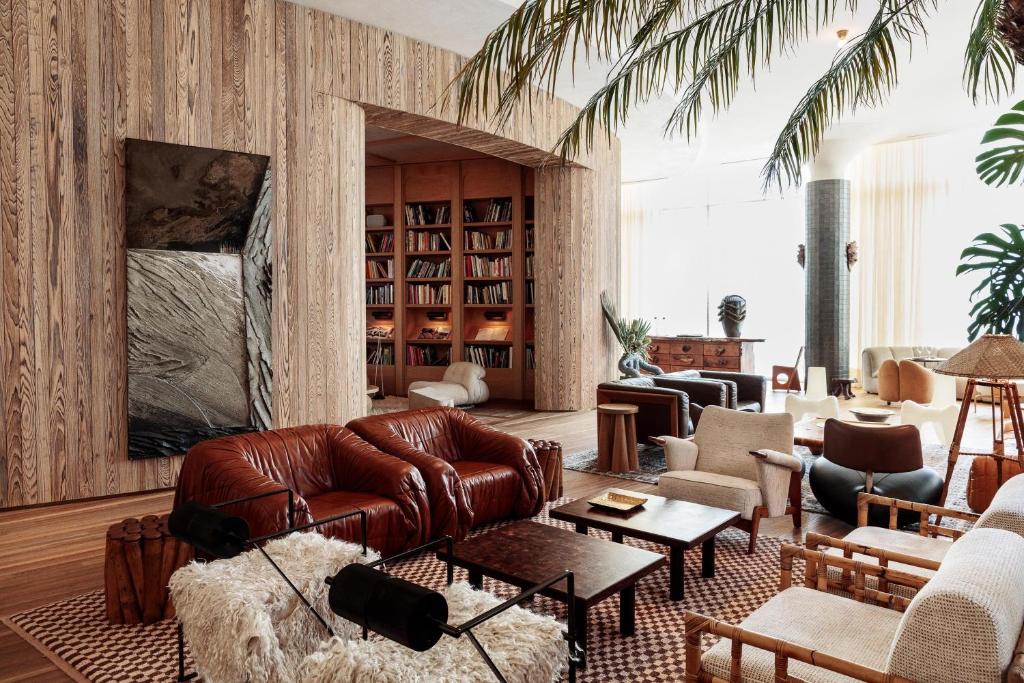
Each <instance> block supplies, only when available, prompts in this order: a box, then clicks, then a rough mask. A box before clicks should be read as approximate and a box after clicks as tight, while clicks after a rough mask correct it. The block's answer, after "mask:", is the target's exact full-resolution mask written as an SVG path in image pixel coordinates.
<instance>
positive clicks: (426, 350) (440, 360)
mask: <svg viewBox="0 0 1024 683" xmlns="http://www.w3.org/2000/svg"><path fill="white" fill-rule="evenodd" d="M449 354H450V350H449V348H448V347H447V346H427V345H423V346H416V345H413V344H409V345H408V346H407V347H406V349H405V362H406V364H407V365H416V366H422V365H448V359H449V358H450V357H451V356H450V355H449Z"/></svg>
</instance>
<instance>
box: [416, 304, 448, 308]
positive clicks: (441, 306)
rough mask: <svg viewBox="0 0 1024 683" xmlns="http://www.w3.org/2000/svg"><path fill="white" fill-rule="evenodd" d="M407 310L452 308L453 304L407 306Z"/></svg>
mask: <svg viewBox="0 0 1024 683" xmlns="http://www.w3.org/2000/svg"><path fill="white" fill-rule="evenodd" d="M405 307H406V308H451V307H452V305H451V304H406V305H405Z"/></svg>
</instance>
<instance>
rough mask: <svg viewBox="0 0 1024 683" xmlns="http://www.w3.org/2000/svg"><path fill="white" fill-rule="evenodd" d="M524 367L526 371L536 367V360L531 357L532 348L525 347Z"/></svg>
mask: <svg viewBox="0 0 1024 683" xmlns="http://www.w3.org/2000/svg"><path fill="white" fill-rule="evenodd" d="M526 367H527V369H528V370H534V369H536V367H537V359H536V357H535V356H534V355H533V347H532V346H527V347H526Z"/></svg>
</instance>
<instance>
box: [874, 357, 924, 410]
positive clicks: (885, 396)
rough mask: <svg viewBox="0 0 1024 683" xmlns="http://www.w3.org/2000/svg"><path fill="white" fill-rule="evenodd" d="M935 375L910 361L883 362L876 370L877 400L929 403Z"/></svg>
mask: <svg viewBox="0 0 1024 683" xmlns="http://www.w3.org/2000/svg"><path fill="white" fill-rule="evenodd" d="M934 377H935V375H934V374H932V371H931V370H929V369H927V368H925V367H924V366H923V365H919V364H918V363H915V362H914V361H912V360H901V361H899V362H897V361H894V360H887V361H883V362H882V364H881V365H880V366H879V368H878V398H880V399H881V400H883V401H885V402H886V403H899V402H900V401H914V402H915V403H931V402H932V394H933V393H934V391H935V386H934V385H935V380H934Z"/></svg>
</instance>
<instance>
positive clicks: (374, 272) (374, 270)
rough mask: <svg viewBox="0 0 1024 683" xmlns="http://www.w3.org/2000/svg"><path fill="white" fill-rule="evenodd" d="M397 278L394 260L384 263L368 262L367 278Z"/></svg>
mask: <svg viewBox="0 0 1024 683" xmlns="http://www.w3.org/2000/svg"><path fill="white" fill-rule="evenodd" d="M394 276H395V262H394V260H392V259H387V260H384V261H380V260H373V259H370V260H367V262H366V277H371V278H382V277H391V278H393V277H394Z"/></svg>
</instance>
